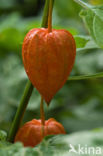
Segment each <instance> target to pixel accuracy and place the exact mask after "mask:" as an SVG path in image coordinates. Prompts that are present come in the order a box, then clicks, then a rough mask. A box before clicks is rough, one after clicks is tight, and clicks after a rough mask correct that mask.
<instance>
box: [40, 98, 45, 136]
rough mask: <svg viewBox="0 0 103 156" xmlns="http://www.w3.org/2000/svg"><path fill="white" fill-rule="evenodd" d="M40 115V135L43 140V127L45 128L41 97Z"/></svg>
mask: <svg viewBox="0 0 103 156" xmlns="http://www.w3.org/2000/svg"><path fill="white" fill-rule="evenodd" d="M40 115H41V125H42V127H41V133H42V138H44V136H45V135H44V126H45V114H44V107H43V97H42V96H41V104H40Z"/></svg>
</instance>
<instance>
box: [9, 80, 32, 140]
mask: <svg viewBox="0 0 103 156" xmlns="http://www.w3.org/2000/svg"><path fill="white" fill-rule="evenodd" d="M32 91H33V85H32V84H31V82H30V81H28V82H27V84H26V87H25V91H24V94H23V96H22V98H21V101H20V104H19V107H18V109H17V112H16V115H15V118H14V120H13V123H12V126H11V129H10V132H9V135H8V141H10V142H13V141H14V138H15V135H16V133H17V131H18V129H19V127H20V124H21V121H22V118H23V116H24V113H25V110H26V107H27V104H28V102H29V99H30V96H31V94H32Z"/></svg>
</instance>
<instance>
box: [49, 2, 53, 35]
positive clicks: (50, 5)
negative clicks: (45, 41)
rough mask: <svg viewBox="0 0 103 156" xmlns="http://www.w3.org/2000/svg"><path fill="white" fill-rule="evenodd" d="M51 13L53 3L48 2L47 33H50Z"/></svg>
mask: <svg viewBox="0 0 103 156" xmlns="http://www.w3.org/2000/svg"><path fill="white" fill-rule="evenodd" d="M52 11H53V1H52V0H50V3H49V15H48V32H49V33H50V32H52Z"/></svg>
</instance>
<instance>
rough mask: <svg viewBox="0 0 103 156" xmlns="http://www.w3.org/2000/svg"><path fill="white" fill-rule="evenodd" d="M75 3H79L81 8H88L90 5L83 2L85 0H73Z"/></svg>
mask: <svg viewBox="0 0 103 156" xmlns="http://www.w3.org/2000/svg"><path fill="white" fill-rule="evenodd" d="M74 1H75V2H76V3H78V4H79V5H81V6H82V7H83V8H85V9H90V8H91V6H90V5H88V4H87V3H85V2H83V1H81V0H74Z"/></svg>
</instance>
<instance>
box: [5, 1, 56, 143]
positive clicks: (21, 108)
mask: <svg viewBox="0 0 103 156" xmlns="http://www.w3.org/2000/svg"><path fill="white" fill-rule="evenodd" d="M53 1H54V0H53ZM49 3H50V1H49V0H46V2H45V8H44V14H43V19H42V24H41V26H42V27H45V28H47V26H48V13H49ZM32 91H33V85H32V84H31V82H30V81H29V80H28V82H27V84H26V87H25V90H24V93H23V96H22V98H21V101H20V104H19V106H18V109H17V112H16V115H15V117H14V120H13V123H12V126H11V128H10V132H9V135H8V138H7V140H8V141H9V142H14V138H15V135H16V133H17V131H18V129H19V127H20V124H21V121H22V119H23V116H24V113H25V110H26V107H27V105H28V102H29V99H30V97H31V94H32Z"/></svg>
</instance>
